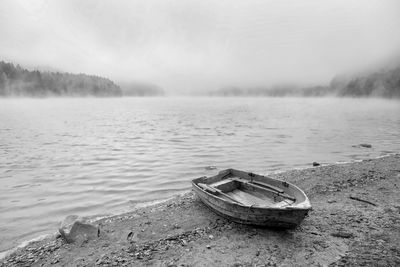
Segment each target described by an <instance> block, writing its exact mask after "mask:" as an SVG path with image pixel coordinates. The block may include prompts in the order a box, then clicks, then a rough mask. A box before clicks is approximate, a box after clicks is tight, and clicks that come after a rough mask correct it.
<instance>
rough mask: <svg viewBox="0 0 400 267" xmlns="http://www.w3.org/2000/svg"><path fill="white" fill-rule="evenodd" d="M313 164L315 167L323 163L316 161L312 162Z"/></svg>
mask: <svg viewBox="0 0 400 267" xmlns="http://www.w3.org/2000/svg"><path fill="white" fill-rule="evenodd" d="M312 165H313V166H314V167H316V166H319V165H321V164H319V163H318V162H316V161H314V162H313V163H312Z"/></svg>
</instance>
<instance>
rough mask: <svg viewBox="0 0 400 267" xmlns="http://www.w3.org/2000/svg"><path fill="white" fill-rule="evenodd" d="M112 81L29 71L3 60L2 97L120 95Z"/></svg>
mask: <svg viewBox="0 0 400 267" xmlns="http://www.w3.org/2000/svg"><path fill="white" fill-rule="evenodd" d="M121 95H122V91H121V88H120V87H119V86H118V85H116V84H115V83H114V82H113V81H111V80H109V79H106V78H103V77H98V76H94V75H86V74H71V73H60V72H40V71H38V70H34V71H29V70H27V69H24V68H21V67H20V66H19V65H16V66H15V65H14V64H12V63H7V62H4V61H0V96H28V97H45V96H99V97H105V96H121Z"/></svg>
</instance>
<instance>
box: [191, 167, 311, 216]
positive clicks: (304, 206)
mask: <svg viewBox="0 0 400 267" xmlns="http://www.w3.org/2000/svg"><path fill="white" fill-rule="evenodd" d="M232 171H236V172H239V173H245V172H243V171H240V170H236V169H226V170H222V171H220V172H219V173H218V174H217V175H214V176H210V177H206V176H202V177H199V178H195V179H193V180H192V181H191V182H192V185H193V186H194V187H195V188H196V189H197V190H199V191H200V192H202V193H204V194H206V195H207V196H209V197H211V198H217V199H219V200H220V201H223V202H227V203H229V204H230V205H233V206H240V207H244V208H250V209H257V210H264V211H267V210H270V211H285V210H287V211H289V210H299V211H305V210H311V209H312V206H311V203H310V200H309V199H308V197H307V195H306V194H305V193H304V191H303V190H301V189H300V188H299V187H297V186H296V185H294V184H292V183H290V182H286V181H282V180H279V179H275V178H271V177H267V176H264V175H258V174H257V176H259V177H261V178H268V179H271V180H275V181H278V182H284V183H287V184H288V185H290V186H292V187H293V188H294V189H295V190H297V191H298V192H300V193H301V194H302V196H303V197H304V198H305V199H304V200H303V201H301V202H299V203H296V202H295V204H294V205H288V206H284V207H272V206H268V205H266V206H259V205H245V204H241V203H237V202H233V201H231V200H228V199H225V198H222V197H220V196H218V195H214V194H211V193H210V192H207V191H206V190H204V189H202V188H201V187H200V186H199V185H198V184H197V183H196V182H195V180H197V179H201V178H208V179H209V178H213V177H217V176H219V175H222V177H221V178H224V176H227V175H229V174H231V173H232ZM243 179H244V178H243ZM244 180H246V179H244ZM200 198H201V197H200Z"/></svg>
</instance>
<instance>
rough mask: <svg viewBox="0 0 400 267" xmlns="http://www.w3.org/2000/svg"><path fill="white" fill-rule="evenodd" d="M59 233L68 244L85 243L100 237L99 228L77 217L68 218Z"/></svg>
mask: <svg viewBox="0 0 400 267" xmlns="http://www.w3.org/2000/svg"><path fill="white" fill-rule="evenodd" d="M58 231H59V232H60V234H61V237H62V238H64V240H65V241H67V242H68V243H74V242H85V241H88V240H90V239H94V238H98V237H99V236H100V229H99V227H98V226H96V225H93V224H91V223H89V222H88V221H87V220H86V219H84V218H82V217H79V216H77V215H69V216H67V217H66V218H65V219H64V221H63V222H62V223H61V226H60V228H59V229H58Z"/></svg>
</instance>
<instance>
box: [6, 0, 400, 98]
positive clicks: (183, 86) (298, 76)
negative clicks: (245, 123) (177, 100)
mask: <svg viewBox="0 0 400 267" xmlns="http://www.w3.org/2000/svg"><path fill="white" fill-rule="evenodd" d="M399 49H400V1H398V0H387V1H386V0H357V1H356V0H292V1H289V0H273V1H272V0H271V1H267V0H260V1H250V0H244V1H234V0H226V1H225V0H215V1H208V0H198V1H194V0H179V1H178V0H174V1H172V0H159V1H153V0H143V1H132V0H126V1H120V0H117V1H116V0H113V1H111V0H110V1H101V0H94V1H88V0H85V1H82V0H76V1H72V0H65V1H57V0H38V1H34V0H29V1H16V0H1V1H0V59H3V60H7V61H12V62H15V63H19V64H21V65H22V66H26V67H36V66H38V67H41V68H51V69H55V70H61V71H68V72H73V73H77V72H84V73H89V74H97V75H101V76H106V77H108V78H111V79H113V80H115V81H117V82H118V81H148V82H152V83H155V84H158V85H160V86H161V87H164V88H165V89H166V90H167V91H169V92H186V91H193V90H211V89H215V88H218V87H221V86H229V85H239V86H243V85H273V84H278V83H293V82H296V83H302V84H316V83H327V82H329V80H330V79H331V78H332V77H333V76H334V75H335V74H337V73H345V72H350V71H355V70H360V69H362V68H366V67H369V66H371V65H374V64H377V63H378V62H382V61H385V60H388V59H389V58H390V57H393V56H394V55H396V54H397V53H398V52H400V50H399Z"/></svg>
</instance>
